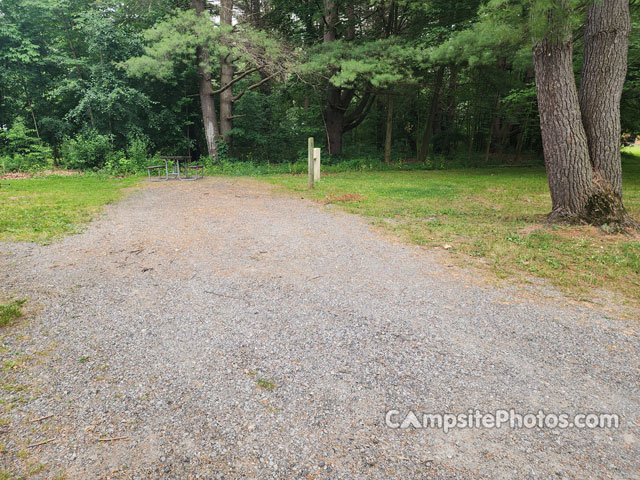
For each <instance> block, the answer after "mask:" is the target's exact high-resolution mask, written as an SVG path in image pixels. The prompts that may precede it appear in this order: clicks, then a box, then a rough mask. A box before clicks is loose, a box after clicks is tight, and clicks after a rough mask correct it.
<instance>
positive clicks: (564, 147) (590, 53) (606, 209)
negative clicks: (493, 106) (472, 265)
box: [533, 0, 638, 231]
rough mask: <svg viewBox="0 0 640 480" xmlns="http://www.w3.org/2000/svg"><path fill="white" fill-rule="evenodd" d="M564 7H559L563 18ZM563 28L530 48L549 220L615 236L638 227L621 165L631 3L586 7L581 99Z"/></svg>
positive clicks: (611, 0)
mask: <svg viewBox="0 0 640 480" xmlns="http://www.w3.org/2000/svg"><path fill="white" fill-rule="evenodd" d="M567 5H568V2H567V0H561V7H562V8H565V9H566V10H567V11H568V6H567ZM554 20H556V21H557V18H556V19H554ZM557 23H560V22H557ZM561 28H563V29H564V30H563V31H558V28H556V31H551V32H550V33H549V35H548V36H547V37H546V38H545V39H543V40H542V41H541V42H539V43H537V44H536V45H535V46H534V49H533V59H534V66H535V73H536V86H537V92H538V108H539V110H540V127H541V130H542V144H543V149H544V156H545V164H546V166H547V176H548V179H549V189H550V191H551V199H552V211H551V214H550V215H549V218H550V219H551V220H561V221H566V220H569V221H576V220H580V221H586V222H588V223H591V224H594V225H602V226H604V225H607V226H608V227H609V229H610V230H613V231H616V230H618V229H620V228H625V227H627V226H633V227H637V226H638V225H637V224H636V223H635V222H634V221H633V220H632V219H631V218H630V217H629V216H628V215H627V213H626V211H625V209H624V205H623V203H622V168H621V161H620V98H621V94H622V84H623V82H624V79H625V76H626V63H627V48H628V39H629V32H630V29H631V19H630V14H629V3H628V0H601V1H599V2H594V3H593V4H591V5H589V7H588V8H587V15H586V22H585V28H584V31H585V38H584V42H585V47H584V64H583V69H582V82H581V85H580V94H579V95H578V91H577V88H576V84H575V77H574V74H573V43H572V38H571V35H570V33H567V32H569V31H570V26H569V24H568V23H567V22H565V25H564V27H561Z"/></svg>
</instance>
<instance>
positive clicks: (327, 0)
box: [322, 0, 351, 155]
mask: <svg viewBox="0 0 640 480" xmlns="http://www.w3.org/2000/svg"><path fill="white" fill-rule="evenodd" d="M337 23H338V8H337V6H336V3H335V1H334V0H324V33H323V37H322V38H323V41H324V43H330V42H335V40H336V24H337ZM333 73H335V71H334V72H332V74H333ZM342 93H343V92H342V89H341V88H339V87H336V86H335V85H333V84H332V83H331V82H329V84H328V85H327V104H326V105H325V108H324V111H323V112H322V116H323V119H324V125H325V129H326V131H327V148H328V150H329V154H330V155H340V154H342V132H343V127H344V114H345V111H346V108H344V106H343V98H342ZM349 101H351V98H349ZM347 105H348V104H347Z"/></svg>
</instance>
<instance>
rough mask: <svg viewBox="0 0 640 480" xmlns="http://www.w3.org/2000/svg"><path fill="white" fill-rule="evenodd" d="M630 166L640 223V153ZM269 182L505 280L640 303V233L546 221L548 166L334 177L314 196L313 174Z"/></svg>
mask: <svg viewBox="0 0 640 480" xmlns="http://www.w3.org/2000/svg"><path fill="white" fill-rule="evenodd" d="M623 169H624V197H625V204H626V206H627V208H628V210H629V211H630V213H631V214H632V215H633V216H634V217H635V218H636V219H638V220H640V150H638V149H628V150H627V152H626V154H625V156H624V158H623ZM268 181H269V182H271V183H274V184H278V185H282V186H284V187H286V188H287V189H289V190H292V191H295V192H298V193H299V194H301V195H302V196H305V197H307V198H312V199H315V200H317V201H320V202H327V203H333V204H337V205H340V206H341V207H342V208H344V209H345V210H347V211H349V212H353V213H357V214H360V215H365V216H368V217H372V220H373V222H374V223H375V224H376V225H379V226H382V227H383V228H384V229H387V230H389V231H392V232H394V233H396V234H399V235H400V236H402V237H403V238H405V239H406V240H408V241H410V242H412V243H416V244H420V245H425V246H429V247H442V248H444V249H446V250H447V251H448V252H449V253H450V254H451V255H452V256H453V258H455V259H457V260H460V261H462V262H463V263H465V262H466V261H472V263H474V264H476V265H479V266H480V267H481V268H484V269H487V270H489V271H491V272H492V274H495V276H497V277H498V278H507V279H511V280H519V281H528V280H529V279H531V278H532V276H535V277H541V278H544V279H547V280H549V281H550V282H551V283H552V284H553V285H555V286H558V287H561V288H562V289H564V290H565V291H568V292H570V293H572V294H575V295H577V296H578V297H579V298H581V299H584V300H588V299H591V298H593V290H594V288H596V289H603V290H608V291H613V292H617V293H618V294H620V296H621V298H622V299H623V301H625V302H626V303H628V304H630V305H633V306H640V236H638V235H637V234H633V235H606V234H604V233H603V232H602V231H601V230H600V229H597V228H594V227H590V226H575V227H568V226H548V225H546V224H545V223H544V220H545V216H546V214H547V213H548V212H549V211H550V210H551V198H550V195H549V189H548V186H547V180H546V176H545V171H544V169H543V168H503V169H476V170H444V171H387V172H349V173H339V174H329V175H326V176H324V177H323V180H322V181H321V182H320V183H318V184H316V188H315V189H314V190H313V191H312V192H309V191H308V190H307V188H306V184H307V178H306V176H290V175H286V176H285V175H279V176H271V177H268Z"/></svg>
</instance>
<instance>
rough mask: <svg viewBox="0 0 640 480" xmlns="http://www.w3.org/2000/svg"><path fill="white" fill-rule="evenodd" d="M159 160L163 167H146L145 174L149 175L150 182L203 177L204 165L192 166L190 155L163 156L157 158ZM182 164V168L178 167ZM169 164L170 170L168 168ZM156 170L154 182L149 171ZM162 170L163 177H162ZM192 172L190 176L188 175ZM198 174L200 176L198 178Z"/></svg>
mask: <svg viewBox="0 0 640 480" xmlns="http://www.w3.org/2000/svg"><path fill="white" fill-rule="evenodd" d="M158 158H159V159H160V160H164V165H151V166H148V167H147V173H148V174H149V180H150V181H155V182H158V181H166V180H169V178H177V179H178V180H197V179H198V178H202V177H204V165H200V164H194V163H192V161H191V155H165V156H161V157H158ZM180 162H182V166H181V165H180ZM169 164H171V169H170V167H169ZM152 170H156V171H157V172H158V176H157V178H156V179H155V180H154V179H152V178H151V171H152ZM163 170H164V176H163V175H162V173H163ZM183 170H184V173H182V172H183ZM190 172H192V175H190ZM198 173H200V176H198Z"/></svg>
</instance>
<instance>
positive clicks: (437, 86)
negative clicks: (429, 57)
mask: <svg viewBox="0 0 640 480" xmlns="http://www.w3.org/2000/svg"><path fill="white" fill-rule="evenodd" d="M443 78H444V66H442V67H439V68H438V70H437V71H436V78H435V80H434V82H433V91H432V92H431V104H430V105H429V114H428V115H427V124H426V125H425V127H424V134H423V135H422V144H421V145H420V151H419V152H418V162H419V163H425V162H426V161H427V154H428V153H429V144H430V143H431V135H432V133H433V121H434V120H435V118H436V110H437V109H438V105H439V104H440V91H441V90H442V80H443Z"/></svg>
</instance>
